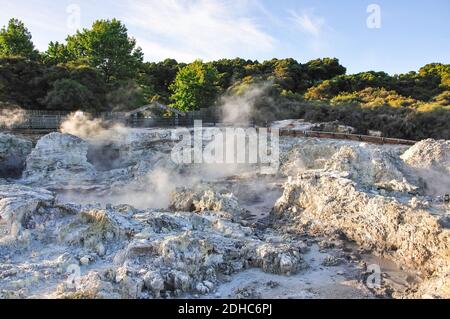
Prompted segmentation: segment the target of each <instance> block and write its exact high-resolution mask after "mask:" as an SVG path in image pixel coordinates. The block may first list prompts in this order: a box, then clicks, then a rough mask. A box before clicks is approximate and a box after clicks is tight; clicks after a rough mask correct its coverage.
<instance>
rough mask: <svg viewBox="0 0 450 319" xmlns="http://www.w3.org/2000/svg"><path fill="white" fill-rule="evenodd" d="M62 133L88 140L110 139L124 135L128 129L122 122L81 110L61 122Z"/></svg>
mask: <svg viewBox="0 0 450 319" xmlns="http://www.w3.org/2000/svg"><path fill="white" fill-rule="evenodd" d="M60 131H61V133H66V134H72V135H75V136H78V137H79V138H82V139H87V140H99V141H101V140H108V139H111V138H112V137H115V138H117V137H123V136H125V135H126V134H127V132H128V129H127V128H126V127H125V126H124V125H122V124H120V123H108V122H106V121H104V120H102V119H98V118H95V119H94V118H92V117H91V116H90V115H89V114H86V113H84V112H81V111H77V112H75V113H71V114H70V115H69V116H68V117H67V118H66V120H65V121H64V122H63V123H61V126H60Z"/></svg>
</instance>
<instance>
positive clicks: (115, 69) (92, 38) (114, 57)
mask: <svg viewBox="0 0 450 319" xmlns="http://www.w3.org/2000/svg"><path fill="white" fill-rule="evenodd" d="M66 50H67V52H64V50H63V52H64V54H62V57H63V58H65V57H68V58H69V59H71V60H74V59H75V60H79V61H82V62H84V63H86V64H88V65H89V66H91V67H94V68H97V69H98V70H100V72H101V73H102V74H103V76H104V79H105V81H106V82H107V83H117V82H120V81H126V80H128V79H132V78H136V76H137V74H138V69H139V67H140V65H141V63H142V61H143V53H142V50H141V49H140V48H139V47H136V40H135V39H133V38H130V37H129V36H128V30H127V28H126V27H125V25H123V24H122V23H121V22H120V21H119V20H116V19H113V20H99V21H96V22H94V24H93V25H92V28H91V29H84V30H82V31H78V32H77V33H76V34H75V35H73V36H69V37H68V38H67V44H66Z"/></svg>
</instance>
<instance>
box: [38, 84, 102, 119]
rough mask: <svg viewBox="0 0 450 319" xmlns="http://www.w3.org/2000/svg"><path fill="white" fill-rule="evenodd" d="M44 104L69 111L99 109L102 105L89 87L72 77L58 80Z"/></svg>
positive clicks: (54, 108) (51, 108)
mask: <svg viewBox="0 0 450 319" xmlns="http://www.w3.org/2000/svg"><path fill="white" fill-rule="evenodd" d="M44 104H45V105H46V106H47V109H50V110H68V111H72V110H86V111H99V110H101V107H102V105H101V104H100V101H98V99H97V98H96V97H95V96H94V94H93V93H92V92H91V90H89V88H87V87H86V86H84V85H83V84H81V83H79V82H77V81H75V80H71V79H62V80H58V81H56V82H55V83H54V85H53V89H52V90H50V91H49V92H48V94H47V96H46V98H45V100H44Z"/></svg>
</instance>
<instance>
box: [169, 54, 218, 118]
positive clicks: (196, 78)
mask: <svg viewBox="0 0 450 319" xmlns="http://www.w3.org/2000/svg"><path fill="white" fill-rule="evenodd" d="M218 81H219V73H218V72H217V70H216V69H215V68H214V67H213V66H212V65H210V64H205V63H203V62H202V61H201V60H197V61H195V62H193V63H191V64H189V65H187V66H185V67H183V68H181V69H180V70H179V71H178V73H177V76H176V78H175V82H174V83H172V84H171V86H170V90H171V91H172V93H173V94H172V96H171V97H170V99H171V100H172V101H173V103H172V106H173V107H174V108H177V109H179V110H180V111H183V112H187V111H191V110H196V109H200V108H205V107H209V106H212V105H213V104H214V102H215V99H216V97H217V93H218V92H219V87H218Z"/></svg>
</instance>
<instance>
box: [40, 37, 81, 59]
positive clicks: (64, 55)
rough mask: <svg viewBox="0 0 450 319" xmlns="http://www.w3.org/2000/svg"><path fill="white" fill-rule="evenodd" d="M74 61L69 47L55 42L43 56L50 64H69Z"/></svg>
mask: <svg viewBox="0 0 450 319" xmlns="http://www.w3.org/2000/svg"><path fill="white" fill-rule="evenodd" d="M74 59H75V57H73V56H71V55H70V52H69V51H68V49H67V46H65V45H64V44H62V43H59V42H53V41H51V42H50V43H49V45H48V49H47V51H46V52H45V53H44V55H43V60H44V61H45V62H46V63H50V64H60V63H67V62H69V61H71V60H74Z"/></svg>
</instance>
